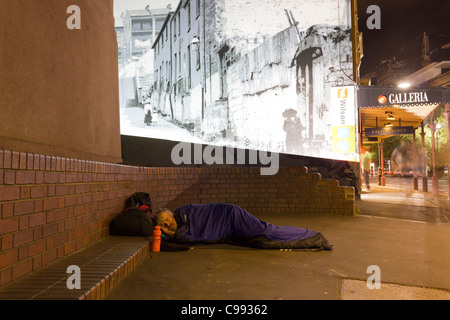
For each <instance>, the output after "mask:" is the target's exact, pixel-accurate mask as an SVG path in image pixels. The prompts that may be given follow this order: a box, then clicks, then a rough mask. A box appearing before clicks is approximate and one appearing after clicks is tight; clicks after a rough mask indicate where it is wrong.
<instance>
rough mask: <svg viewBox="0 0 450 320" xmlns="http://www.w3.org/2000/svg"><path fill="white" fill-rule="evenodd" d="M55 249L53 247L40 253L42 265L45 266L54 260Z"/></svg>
mask: <svg viewBox="0 0 450 320" xmlns="http://www.w3.org/2000/svg"><path fill="white" fill-rule="evenodd" d="M56 255H57V250H56V249H53V250H50V251H47V252H44V253H43V254H42V265H43V266H46V265H48V264H50V263H52V262H53V261H55V260H56Z"/></svg>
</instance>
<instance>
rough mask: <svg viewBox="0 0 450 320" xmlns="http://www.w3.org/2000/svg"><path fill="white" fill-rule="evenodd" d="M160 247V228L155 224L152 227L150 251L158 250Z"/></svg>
mask: <svg viewBox="0 0 450 320" xmlns="http://www.w3.org/2000/svg"><path fill="white" fill-rule="evenodd" d="M160 247H161V228H160V227H159V226H155V228H154V229H153V240H152V251H153V252H159V250H160Z"/></svg>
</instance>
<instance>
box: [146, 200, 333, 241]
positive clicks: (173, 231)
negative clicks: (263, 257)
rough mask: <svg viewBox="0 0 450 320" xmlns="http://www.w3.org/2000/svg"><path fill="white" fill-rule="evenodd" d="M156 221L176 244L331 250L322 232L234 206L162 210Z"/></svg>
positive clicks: (191, 206)
mask: <svg viewBox="0 0 450 320" xmlns="http://www.w3.org/2000/svg"><path fill="white" fill-rule="evenodd" d="M155 220H156V222H157V224H158V225H159V226H160V228H161V230H162V232H163V234H164V235H166V237H167V238H168V240H169V241H171V242H175V243H189V244H195V243H197V244H208V243H231V244H235V245H242V246H249V247H254V248H263V249H316V250H332V247H331V245H330V244H329V243H328V240H327V239H326V238H325V237H324V236H323V235H322V234H321V233H320V232H317V231H314V230H309V229H303V228H299V227H292V226H277V225H274V224H270V223H267V222H265V221H261V220H259V219H257V218H256V217H254V216H253V215H252V214H250V213H249V212H248V211H246V210H245V209H243V208H241V207H239V206H236V205H232V204H223V203H210V204H189V205H185V206H182V207H180V208H178V209H176V210H174V211H173V212H172V211H171V210H169V209H167V208H162V209H159V210H158V212H157V213H156V215H155Z"/></svg>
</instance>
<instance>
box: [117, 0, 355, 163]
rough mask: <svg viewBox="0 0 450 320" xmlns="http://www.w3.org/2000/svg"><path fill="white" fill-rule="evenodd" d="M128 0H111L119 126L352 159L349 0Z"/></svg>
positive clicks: (146, 133)
mask: <svg viewBox="0 0 450 320" xmlns="http://www.w3.org/2000/svg"><path fill="white" fill-rule="evenodd" d="M139 2H141V1H138V0H136V1H133V0H128V1H123V4H122V5H121V6H119V3H120V0H115V3H116V7H115V10H116V12H115V16H116V24H120V22H121V20H122V24H123V28H122V29H121V28H120V26H118V27H117V28H116V30H117V32H118V41H119V67H120V75H119V77H120V95H121V97H120V101H121V104H120V111H121V133H122V134H123V135H131V136H140V137H148V138H157V139H167V140H172V141H183V142H192V143H201V144H207V145H217V146H228V147H235V148H242V149H250V150H263V151H270V152H277V153H290V154H297V155H306V156H312V157H321V158H329V159H342V160H350V161H352V160H355V159H356V158H355V157H356V150H355V139H356V137H355V132H356V104H355V98H354V95H355V89H354V86H353V81H352V79H351V78H352V74H353V70H352V66H353V63H352V41H351V10H350V0H246V1H236V0H181V1H166V2H165V1H163V0H157V1H156V2H154V1H151V2H150V3H151V6H148V7H147V9H145V7H146V2H145V1H142V2H143V3H141V4H139V5H140V6H142V9H136V6H134V7H133V8H132V7H131V4H133V3H134V4H135V5H137V6H138V8H139V5H138V3H139ZM127 6H128V7H127ZM124 10H128V11H129V12H128V14H122V13H123V12H124ZM132 10H141V11H140V12H135V13H132V12H131V11H132ZM120 11H122V12H120ZM145 11H146V12H147V13H146V12H145ZM121 16H122V17H121ZM125 17H126V18H127V19H126V20H125V19H124V18H125ZM158 17H161V18H159V20H158V19H157V18H158ZM162 18H163V19H162ZM152 19H154V20H155V22H156V23H155V24H153V20H152ZM126 25H131V28H128V29H129V30H131V32H130V31H128V32H125V29H126V28H125V27H126ZM152 28H153V29H157V30H156V31H157V33H156V34H153V32H152V31H153V30H152ZM119 34H120V36H119ZM144 35H146V36H147V38H146V37H145V36H144ZM138 36H139V37H138ZM130 37H136V39H135V40H134V41H135V46H137V47H139V48H141V49H142V47H144V49H143V50H141V51H140V52H139V53H135V54H133V53H130V52H129V51H130V49H129V48H128V49H126V46H124V45H123V43H126V42H127V41H128V42H129V41H130V39H128V38H130ZM132 41H133V40H132ZM121 43H122V45H121ZM146 45H147V47H145V46H146ZM123 50H127V52H123Z"/></svg>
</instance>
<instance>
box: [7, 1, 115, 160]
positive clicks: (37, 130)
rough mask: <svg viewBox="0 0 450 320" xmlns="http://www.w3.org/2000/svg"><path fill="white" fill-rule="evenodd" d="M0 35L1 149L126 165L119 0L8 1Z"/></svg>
mask: <svg viewBox="0 0 450 320" xmlns="http://www.w3.org/2000/svg"><path fill="white" fill-rule="evenodd" d="M70 5H76V6H78V7H79V8H80V21H81V24H80V27H81V29H72V30H71V29H69V28H68V27H67V20H68V19H69V18H70V17H71V16H72V13H73V12H69V13H67V8H68V7H69V6H70ZM0 30H2V31H1V36H0V70H1V72H0V110H1V113H0V114H1V115H0V148H5V149H11V150H17V151H22V152H34V153H41V154H51V155H54V156H64V157H76V158H79V159H86V160H95V161H109V162H120V161H121V148H120V122H119V95H118V76H117V75H118V65H117V59H118V57H117V40H116V33H115V30H114V16H113V0H104V1H89V0H70V1H68V0H58V1H55V0H27V1H17V0H2V1H1V2H0Z"/></svg>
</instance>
